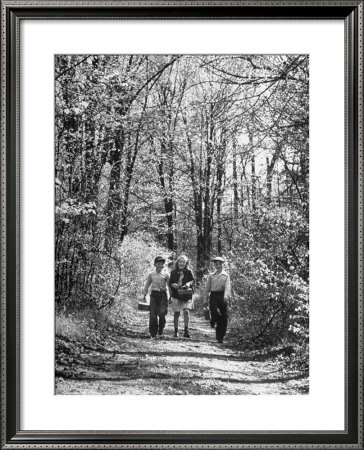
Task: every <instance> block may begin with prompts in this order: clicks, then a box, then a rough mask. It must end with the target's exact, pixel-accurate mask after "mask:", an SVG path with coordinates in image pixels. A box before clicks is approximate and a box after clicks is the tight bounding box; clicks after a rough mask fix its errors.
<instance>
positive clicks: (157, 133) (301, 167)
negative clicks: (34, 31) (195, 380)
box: [55, 55, 309, 373]
mask: <svg viewBox="0 0 364 450" xmlns="http://www.w3.org/2000/svg"><path fill="white" fill-rule="evenodd" d="M55 203H56V204H55V292H56V294H55V295H56V298H55V306H56V311H55V313H56V333H57V335H59V336H67V339H71V340H72V339H74V338H75V337H77V336H78V338H79V339H81V340H82V339H83V338H84V336H83V337H82V336H81V337H80V331H79V330H80V329H81V328H82V326H81V325H82V324H83V323H85V321H86V322H88V323H89V325H90V328H89V329H90V330H91V329H94V328H95V327H96V328H97V324H101V323H103V327H104V329H106V330H107V329H108V327H109V326H110V327H111V328H113V327H116V328H117V329H118V330H119V331H120V332H121V333H122V332H123V330H124V331H125V332H126V330H127V329H128V328H132V325H133V318H136V317H137V314H138V311H137V308H136V305H137V302H138V298H140V294H141V291H142V287H143V284H144V282H145V279H146V275H147V273H148V272H149V271H150V270H151V269H152V268H153V259H154V257H155V256H156V255H159V254H161V255H164V256H165V257H166V259H167V262H169V266H171V265H172V262H173V261H174V260H175V259H176V256H178V255H179V254H181V253H184V254H186V255H187V256H188V257H189V258H190V264H191V267H192V270H193V272H194V274H195V277H196V293H195V295H196V302H195V305H196V306H195V307H196V314H197V313H198V312H199V311H202V304H203V302H204V298H205V293H204V285H205V281H206V276H207V274H208V273H209V272H211V270H212V269H213V267H212V264H211V258H212V257H213V256H216V255H220V256H223V257H224V259H225V261H226V263H225V269H226V271H227V272H228V273H229V274H230V277H231V282H232V297H231V299H230V304H229V325H228V336H227V338H228V339H229V342H230V343H231V345H233V346H234V347H236V348H239V349H250V350H255V349H267V348H268V349H272V348H284V349H289V351H287V352H286V353H287V355H288V356H289V358H288V360H289V361H288V360H287V363H289V364H291V365H292V364H293V365H295V367H296V368H298V370H300V371H301V372H302V373H303V372H304V373H307V371H308V344H309V296H308V293H309V58H308V56H307V55H57V56H56V57H55ZM95 323H96V325H95V326H94V325H92V324H95ZM105 323H106V325H105Z"/></svg>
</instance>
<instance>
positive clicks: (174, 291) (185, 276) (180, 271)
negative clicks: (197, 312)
mask: <svg viewBox="0 0 364 450" xmlns="http://www.w3.org/2000/svg"><path fill="white" fill-rule="evenodd" d="M194 281H195V280H194V277H193V273H192V271H191V270H190V269H189V268H188V258H187V256H185V255H181V256H179V257H178V259H177V261H176V266H175V268H174V269H173V270H172V272H171V277H170V280H169V285H170V287H171V299H170V302H171V303H172V310H173V312H174V320H173V321H174V337H178V336H179V333H178V321H179V316H180V313H181V311H183V320H184V326H185V331H184V333H183V337H185V338H190V337H191V336H190V333H189V329H188V327H189V323H190V309H192V292H191V294H190V298H189V299H188V300H186V299H184V298H181V295H180V294H178V290H179V289H184V290H189V289H190V288H191V287H192V286H193V284H194Z"/></svg>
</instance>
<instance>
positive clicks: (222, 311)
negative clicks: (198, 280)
mask: <svg viewBox="0 0 364 450" xmlns="http://www.w3.org/2000/svg"><path fill="white" fill-rule="evenodd" d="M212 261H213V263H214V265H215V269H216V272H214V273H213V274H212V275H210V276H209V277H208V279H207V284H206V296H207V297H206V303H205V305H207V304H208V298H209V294H210V311H211V320H210V325H211V328H215V324H217V325H216V339H217V341H218V342H219V343H220V344H222V343H223V340H224V336H225V333H226V328H227V319H228V307H227V301H228V299H229V298H230V294H231V287H230V277H229V275H228V274H227V273H226V272H225V271H223V270H222V266H223V264H224V259H223V258H221V257H220V256H217V257H216V258H214V259H213V260H212Z"/></svg>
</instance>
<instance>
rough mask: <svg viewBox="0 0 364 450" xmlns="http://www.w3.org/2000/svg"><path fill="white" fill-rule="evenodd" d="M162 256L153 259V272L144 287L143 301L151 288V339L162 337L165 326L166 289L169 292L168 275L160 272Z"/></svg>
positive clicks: (162, 263) (162, 262) (163, 261)
mask: <svg viewBox="0 0 364 450" xmlns="http://www.w3.org/2000/svg"><path fill="white" fill-rule="evenodd" d="M165 262H166V260H165V258H163V256H157V257H156V258H155V259H154V267H155V271H154V272H151V273H150V274H148V278H147V281H146V283H145V286H144V291H143V299H144V300H145V296H146V295H147V292H148V289H149V287H150V286H151V291H152V292H151V294H150V313H149V332H150V336H151V337H152V338H154V337H156V336H157V333H158V334H159V336H162V335H163V329H164V327H165V324H166V314H167V310H168V299H167V289H168V290H169V285H168V283H169V275H168V273H167V272H162V270H163V267H164V263H165Z"/></svg>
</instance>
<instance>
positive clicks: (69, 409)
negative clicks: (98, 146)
mask: <svg viewBox="0 0 364 450" xmlns="http://www.w3.org/2000/svg"><path fill="white" fill-rule="evenodd" d="M202 36H203V38H202ZM67 53H79V54H90V53H92V54H95V53H99V54H105V53H108V54H130V53H160V54H171V53H173V54H177V53H185V54H186V53H189V54H199V53H209V54H218V53H222V54H223V53H229V54H247V53H250V54H254V53H262V54H269V53H270V54H272V53H281V54H287V53H296V54H297V53H301V54H302V53H303V54H309V55H310V248H311V265H310V273H311V279H310V324H311V325H310V342H311V350H310V393H309V394H308V395H302V396H286V395H281V396H264V395H263V396H224V395H222V396H178V397H175V396H122V395H121V396H108V395H103V396H101V395H100V396H95V395H94V396H87V395H84V396H78V395H75V396H55V395H54V321H53V318H54V285H53V280H54V245H53V243H54V213H53V208H54V197H53V192H54V190H53V186H54V179H53V176H54V168H53V167H54V123H53V117H54V102H53V100H54V72H53V71H54V55H55V54H67ZM21 105H22V111H21V112H22V114H21V136H22V143H21V183H20V184H21V189H22V191H21V219H22V224H21V225H22V226H21V242H22V246H21V250H22V254H21V368H22V370H21V408H20V410H21V429H22V430H80V429H81V430H343V429H344V342H345V337H344V192H345V189H344V23H343V22H340V21H337V22H332V21H330V22H329V21H294V22H293V21H290V22H288V21H276V20H271V21H269V22H268V21H228V22H223V21H216V22H208V21H188V22H186V21H173V22H167V21H130V22H128V21H116V20H115V21H107V22H106V21H105V22H104V21H72V22H71V21H63V20H62V21H54V20H52V21H38V20H37V21H24V20H23V21H22V22H21ZM328 311H330V316H329V317H328V314H327V313H328ZM184 409H185V410H186V411H187V413H186V415H183V414H181V411H182V410H184ZM176 411H178V414H175V412H176ZM218 411H220V412H221V413H219V414H217V412H218Z"/></svg>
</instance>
